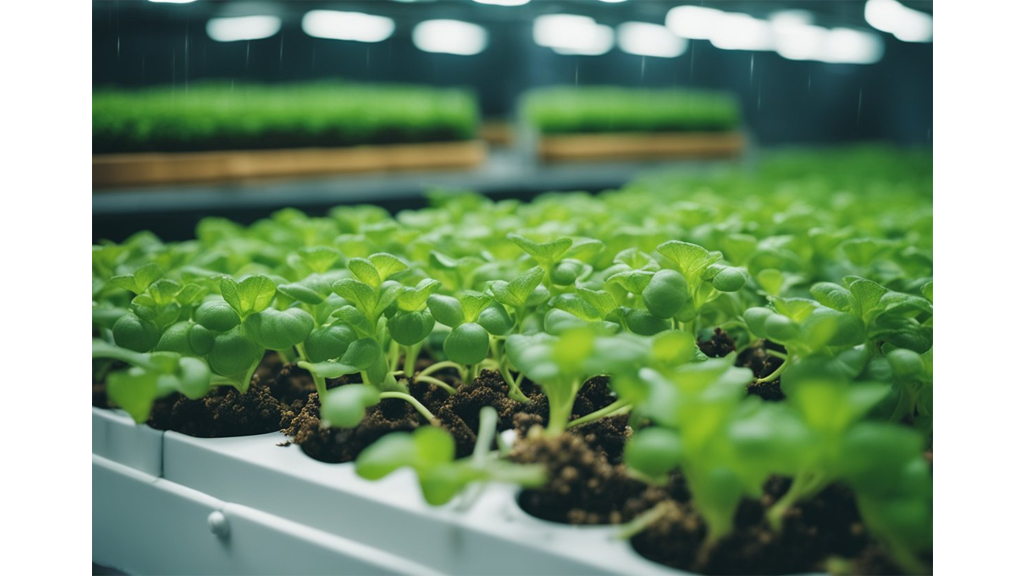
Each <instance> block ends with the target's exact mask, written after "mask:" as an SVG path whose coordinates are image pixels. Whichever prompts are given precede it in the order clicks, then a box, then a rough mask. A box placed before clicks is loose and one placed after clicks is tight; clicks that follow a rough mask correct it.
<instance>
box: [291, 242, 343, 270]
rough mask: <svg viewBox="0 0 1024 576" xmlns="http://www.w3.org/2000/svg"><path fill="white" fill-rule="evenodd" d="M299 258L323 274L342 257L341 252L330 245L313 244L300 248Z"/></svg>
mask: <svg viewBox="0 0 1024 576" xmlns="http://www.w3.org/2000/svg"><path fill="white" fill-rule="evenodd" d="M298 254H299V258H301V259H302V261H303V262H305V263H306V266H309V268H310V270H312V271H313V272H315V273H317V274H323V273H324V272H326V271H328V270H330V269H331V266H333V265H334V263H335V262H337V261H338V259H339V258H341V252H339V251H338V250H336V249H334V248H331V247H330V246H312V247H309V248H301V249H299V252H298Z"/></svg>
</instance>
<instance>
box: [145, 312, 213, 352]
mask: <svg viewBox="0 0 1024 576" xmlns="http://www.w3.org/2000/svg"><path fill="white" fill-rule="evenodd" d="M193 330H195V331H196V335H195V337H193V335H192V332H193ZM193 342H195V345H193ZM212 348H213V334H212V333H211V332H210V331H209V330H207V329H206V328H203V327H202V326H200V325H198V324H194V323H192V322H189V321H187V320H186V321H183V322H178V323H176V324H173V325H171V326H169V327H168V328H167V330H164V333H163V334H162V335H161V336H160V341H159V342H157V344H156V347H154V348H153V350H154V351H156V352H175V353H177V354H181V355H182V356H205V355H206V354H209V352H210V350H211V349H212Z"/></svg>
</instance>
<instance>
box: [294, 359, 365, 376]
mask: <svg viewBox="0 0 1024 576" xmlns="http://www.w3.org/2000/svg"><path fill="white" fill-rule="evenodd" d="M298 365H299V368H302V369H303V370H308V371H309V372H310V373H312V374H315V375H317V376H320V377H321V378H341V377H342V376H345V375H347V374H359V372H360V369H359V368H358V367H356V366H352V365H351V364H344V363H341V362H306V361H304V360H302V361H299V362H298Z"/></svg>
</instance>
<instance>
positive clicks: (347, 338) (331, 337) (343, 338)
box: [303, 324, 358, 363]
mask: <svg viewBox="0 0 1024 576" xmlns="http://www.w3.org/2000/svg"><path fill="white" fill-rule="evenodd" d="M357 339H358V338H357V337H356V333H355V332H354V331H353V330H352V329H351V328H349V327H348V326H345V325H342V324H333V325H331V326H320V327H317V328H314V329H313V330H312V331H311V332H310V333H309V336H307V337H306V342H305V344H304V345H303V347H304V348H305V350H306V356H307V357H309V359H310V361H311V362H314V363H316V362H326V361H328V360H333V359H335V358H340V357H341V356H342V355H343V354H345V351H346V350H348V347H349V345H350V344H352V343H353V342H355V341H356V340H357Z"/></svg>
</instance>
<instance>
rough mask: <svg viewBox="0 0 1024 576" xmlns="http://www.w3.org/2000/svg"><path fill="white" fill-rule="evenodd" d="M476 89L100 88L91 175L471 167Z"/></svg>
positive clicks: (114, 178) (126, 179) (145, 180)
mask: <svg viewBox="0 0 1024 576" xmlns="http://www.w3.org/2000/svg"><path fill="white" fill-rule="evenodd" d="M477 116H478V113H477V108H476V101H475V99H474V98H473V97H472V95H471V94H469V93H467V92H465V91H461V90H455V89H437V88H423V87H413V86H401V85H394V86H370V85H350V84H339V83H313V84H296V85H283V86H259V85H235V84H233V83H230V84H222V83H217V84H202V85H199V86H194V87H191V88H190V89H188V90H178V89H175V88H171V87H163V88H154V89H147V90H140V91H111V90H101V91H98V92H96V93H95V94H94V95H93V153H94V156H93V186H94V187H96V186H98V187H104V186H125V185H136V184H175V183H183V182H197V181H221V180H246V179H256V178H266V177H287V176H300V175H309V174H325V173H347V172H369V171H389V170H409V169H427V168H462V167H469V166H474V165H476V164H478V163H480V162H481V161H482V160H483V159H484V157H485V155H486V149H485V147H484V145H483V143H482V142H480V141H477V140H474V139H473V138H475V137H476V133H477Z"/></svg>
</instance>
